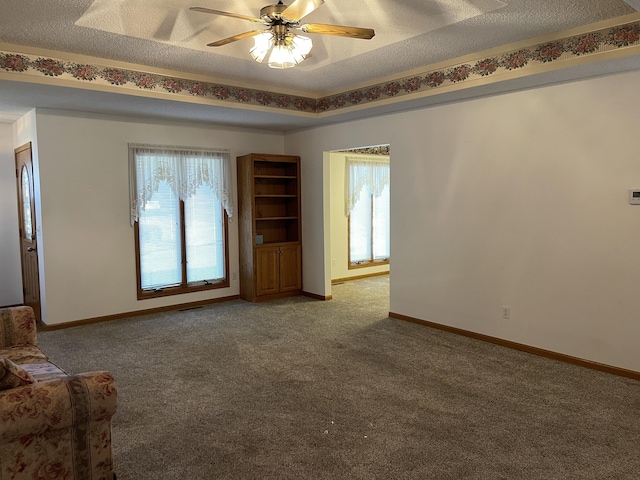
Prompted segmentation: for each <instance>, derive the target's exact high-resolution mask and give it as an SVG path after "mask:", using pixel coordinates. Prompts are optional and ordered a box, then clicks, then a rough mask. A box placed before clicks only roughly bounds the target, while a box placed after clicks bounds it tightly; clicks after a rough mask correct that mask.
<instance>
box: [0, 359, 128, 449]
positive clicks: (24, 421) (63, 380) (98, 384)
mask: <svg viewBox="0 0 640 480" xmlns="http://www.w3.org/2000/svg"><path fill="white" fill-rule="evenodd" d="M117 404H118V400H117V390H116V386H115V383H114V381H113V377H112V376H111V374H110V373H109V372H104V371H103V372H89V373H82V374H79V375H70V376H67V377H59V378H54V379H51V380H47V381H43V382H36V383H33V384H31V385H25V386H22V387H17V388H12V389H9V390H3V391H0V442H3V443H4V442H6V443H9V442H12V441H15V440H18V439H20V440H22V441H24V439H25V438H30V437H32V436H37V435H41V434H43V433H45V432H47V431H50V430H60V429H71V430H72V431H75V432H76V433H77V432H87V433H88V431H89V429H88V428H87V427H86V425H87V424H89V423H91V422H104V421H106V422H107V423H109V420H110V419H111V417H112V416H113V415H114V414H115V412H116V408H117ZM82 425H84V426H82Z"/></svg>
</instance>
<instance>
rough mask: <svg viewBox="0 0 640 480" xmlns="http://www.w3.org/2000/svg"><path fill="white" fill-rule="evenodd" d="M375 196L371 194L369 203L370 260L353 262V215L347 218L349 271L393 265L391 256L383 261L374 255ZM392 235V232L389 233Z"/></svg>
mask: <svg viewBox="0 0 640 480" xmlns="http://www.w3.org/2000/svg"><path fill="white" fill-rule="evenodd" d="M374 200H375V198H374V196H373V193H369V201H370V202H371V208H370V211H371V216H370V218H369V227H370V229H371V258H370V259H368V260H358V261H356V262H352V261H351V213H349V215H348V216H347V268H348V270H353V269H357V268H367V267H378V266H381V265H389V264H390V263H391V255H389V256H388V257H386V258H385V259H383V260H377V259H376V258H375V257H374V255H373V252H374V249H373V242H374V235H373V224H374V218H373V214H374ZM389 233H391V232H389Z"/></svg>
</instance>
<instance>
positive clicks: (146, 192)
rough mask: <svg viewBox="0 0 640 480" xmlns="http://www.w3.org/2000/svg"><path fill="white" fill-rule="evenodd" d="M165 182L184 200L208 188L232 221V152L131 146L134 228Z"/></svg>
mask: <svg viewBox="0 0 640 480" xmlns="http://www.w3.org/2000/svg"><path fill="white" fill-rule="evenodd" d="M162 181H166V182H167V183H168V184H169V187H170V188H171V190H172V191H173V192H174V193H175V194H176V195H177V196H178V197H179V198H180V199H181V200H184V199H186V198H188V197H190V196H191V195H193V194H194V193H195V192H196V189H197V188H198V187H200V186H201V185H208V186H209V187H211V189H212V190H213V192H214V194H215V195H216V197H217V198H218V200H219V201H220V203H222V206H223V208H224V209H225V211H226V212H227V215H228V217H229V218H230V219H231V218H232V217H233V206H232V203H231V202H232V199H233V183H232V176H231V157H230V154H229V150H210V149H197V148H190V147H169V146H157V145H134V144H129V196H130V200H131V225H133V224H134V222H137V221H138V218H139V217H140V212H142V211H143V210H144V209H145V207H146V205H147V203H148V202H149V201H150V200H151V199H152V198H153V194H154V193H155V192H157V191H158V187H159V185H160V182H162Z"/></svg>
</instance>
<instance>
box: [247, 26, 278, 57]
mask: <svg viewBox="0 0 640 480" xmlns="http://www.w3.org/2000/svg"><path fill="white" fill-rule="evenodd" d="M254 38H255V44H254V46H253V48H252V49H251V50H249V53H250V54H251V56H252V57H253V59H254V60H255V61H256V62H258V63H262V61H263V60H264V58H265V57H266V56H267V53H269V50H271V47H272V45H273V42H272V40H273V34H272V33H271V32H263V33H261V34H259V35H256V36H255V37H254Z"/></svg>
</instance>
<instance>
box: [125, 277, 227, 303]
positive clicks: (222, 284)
mask: <svg viewBox="0 0 640 480" xmlns="http://www.w3.org/2000/svg"><path fill="white" fill-rule="evenodd" d="M227 287H229V279H228V278H224V279H222V280H219V281H217V282H214V283H210V284H208V285H204V284H202V283H200V282H198V284H197V285H188V286H186V287H185V286H177V287H167V288H163V289H159V290H138V300H146V299H148V298H160V297H168V296H171V295H184V294H186V293H194V292H202V291H205V290H215V289H217V288H227Z"/></svg>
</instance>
